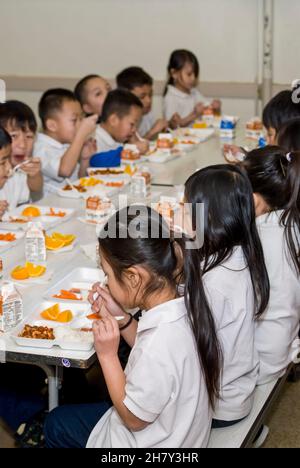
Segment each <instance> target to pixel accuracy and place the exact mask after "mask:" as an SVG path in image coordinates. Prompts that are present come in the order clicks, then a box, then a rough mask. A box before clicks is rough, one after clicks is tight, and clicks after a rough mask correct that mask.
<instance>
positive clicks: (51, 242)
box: [45, 236, 65, 250]
mask: <svg viewBox="0 0 300 468" xmlns="http://www.w3.org/2000/svg"><path fill="white" fill-rule="evenodd" d="M45 240H46V247H47V249H48V250H59V249H61V248H62V247H64V246H65V242H64V241H63V240H61V239H54V238H53V237H48V236H46V238H45Z"/></svg>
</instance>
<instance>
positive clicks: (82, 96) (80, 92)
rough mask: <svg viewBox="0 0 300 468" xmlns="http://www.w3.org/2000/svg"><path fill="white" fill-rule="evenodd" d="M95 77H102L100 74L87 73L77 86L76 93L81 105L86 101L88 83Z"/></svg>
mask: <svg viewBox="0 0 300 468" xmlns="http://www.w3.org/2000/svg"><path fill="white" fill-rule="evenodd" d="M94 78H101V77H100V75H87V76H85V77H84V78H82V79H81V80H80V81H79V82H78V83H77V85H76V86H75V89H74V95H75V97H76V99H77V100H78V101H79V102H80V104H81V105H83V104H85V103H86V93H85V88H86V85H87V83H88V82H89V81H90V80H93V79H94Z"/></svg>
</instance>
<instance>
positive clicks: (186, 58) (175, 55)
mask: <svg viewBox="0 0 300 468" xmlns="http://www.w3.org/2000/svg"><path fill="white" fill-rule="evenodd" d="M186 63H190V64H191V65H192V66H193V68H194V73H195V77H196V78H198V76H199V62H198V59H197V57H196V55H194V54H193V52H190V51H189V50H186V49H177V50H174V52H172V54H171V56H170V59H169V63H168V67H167V70H168V81H167V84H166V87H165V91H164V95H165V94H166V93H167V90H168V85H174V79H173V77H172V75H171V71H172V70H175V71H179V70H181V69H182V68H183V67H184V66H185V64H186Z"/></svg>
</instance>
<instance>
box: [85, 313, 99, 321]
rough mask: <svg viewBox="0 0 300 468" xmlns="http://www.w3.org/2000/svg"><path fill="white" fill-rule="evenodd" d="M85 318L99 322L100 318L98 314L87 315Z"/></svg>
mask: <svg viewBox="0 0 300 468" xmlns="http://www.w3.org/2000/svg"><path fill="white" fill-rule="evenodd" d="M86 318H87V319H89V320H100V319H101V316H100V315H99V314H90V315H87V316H86Z"/></svg>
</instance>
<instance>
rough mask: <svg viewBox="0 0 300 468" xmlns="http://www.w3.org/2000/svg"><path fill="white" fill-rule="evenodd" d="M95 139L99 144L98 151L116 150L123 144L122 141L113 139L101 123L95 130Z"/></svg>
mask: <svg viewBox="0 0 300 468" xmlns="http://www.w3.org/2000/svg"><path fill="white" fill-rule="evenodd" d="M95 140H96V144H97V153H105V152H106V151H110V150H114V149H117V148H119V147H120V146H123V145H122V143H120V142H118V141H116V140H114V139H113V137H112V136H111V135H110V133H108V132H107V131H106V130H105V129H104V128H103V127H102V126H101V124H100V125H98V126H97V128H96V132H95Z"/></svg>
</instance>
